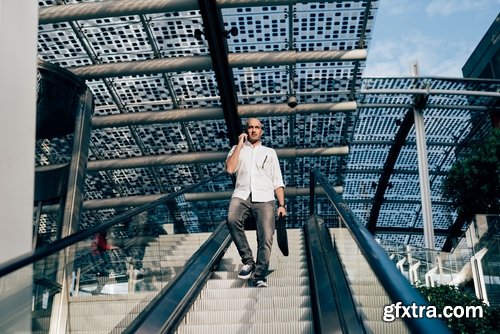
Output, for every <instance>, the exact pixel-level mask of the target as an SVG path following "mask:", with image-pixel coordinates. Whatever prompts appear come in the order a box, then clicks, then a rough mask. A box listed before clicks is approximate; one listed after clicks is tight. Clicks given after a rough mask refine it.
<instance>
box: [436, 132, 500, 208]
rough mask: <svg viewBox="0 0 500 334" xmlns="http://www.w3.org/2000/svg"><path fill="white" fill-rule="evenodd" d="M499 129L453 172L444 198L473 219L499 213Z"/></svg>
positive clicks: (459, 162)
mask: <svg viewBox="0 0 500 334" xmlns="http://www.w3.org/2000/svg"><path fill="white" fill-rule="evenodd" d="M499 162H500V129H493V131H492V133H491V134H490V135H489V136H488V137H487V138H486V140H484V141H483V142H482V144H481V145H480V146H478V147H476V148H474V149H473V150H471V151H470V153H469V154H467V155H465V156H464V157H463V158H462V159H460V160H457V161H456V162H455V164H454V165H453V166H452V168H451V169H450V171H449V173H448V175H447V177H446V179H445V181H444V183H443V194H444V196H445V197H446V198H448V199H449V200H451V202H452V206H453V208H454V209H455V210H457V213H459V214H464V215H466V216H469V217H472V216H473V215H475V214H478V213H483V214H486V213H500V203H499V197H500V196H499V194H500V163H499Z"/></svg>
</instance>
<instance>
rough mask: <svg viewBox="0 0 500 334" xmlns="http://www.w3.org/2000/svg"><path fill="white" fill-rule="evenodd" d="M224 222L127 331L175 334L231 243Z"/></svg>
mask: <svg viewBox="0 0 500 334" xmlns="http://www.w3.org/2000/svg"><path fill="white" fill-rule="evenodd" d="M231 240H232V239H231V236H230V234H229V230H228V229H227V227H226V221H225V220H224V221H222V222H221V223H220V224H219V225H218V226H217V228H216V230H215V231H214V232H213V233H212V234H211V235H210V237H209V238H208V239H207V240H206V241H205V242H204V243H203V245H201V246H200V248H199V249H198V250H197V251H196V252H195V253H194V254H193V256H192V257H191V258H190V259H189V261H188V262H187V263H186V265H185V266H184V268H183V269H182V271H181V272H180V273H179V274H177V275H176V276H175V278H174V280H172V281H171V282H170V283H169V284H168V285H167V286H166V287H165V288H164V290H163V291H162V292H161V293H159V294H158V295H157V297H156V298H155V299H154V300H153V301H152V302H151V303H149V305H148V306H147V307H146V309H144V310H143V311H142V312H141V314H140V315H139V316H138V317H137V318H136V319H134V321H133V322H132V323H131V324H130V325H129V326H128V327H127V328H126V329H125V331H124V332H123V333H124V334H131V333H173V332H174V331H175V330H176V329H177V327H178V325H179V324H180V322H181V321H182V319H183V318H184V316H185V314H186V312H187V311H189V308H190V306H191V304H192V303H193V302H194V301H195V299H196V298H197V297H198V294H199V292H200V291H201V290H202V288H203V287H204V286H205V283H206V281H207V280H208V279H209V278H210V274H211V273H212V270H213V268H215V266H216V265H217V264H218V263H219V262H220V260H221V259H222V257H223V255H224V253H225V251H226V250H227V248H228V247H229V245H230V243H231Z"/></svg>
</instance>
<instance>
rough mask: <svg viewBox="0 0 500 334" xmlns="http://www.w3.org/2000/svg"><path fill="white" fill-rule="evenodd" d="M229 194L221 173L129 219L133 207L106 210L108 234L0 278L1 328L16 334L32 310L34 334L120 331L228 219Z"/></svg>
mask: <svg viewBox="0 0 500 334" xmlns="http://www.w3.org/2000/svg"><path fill="white" fill-rule="evenodd" d="M179 190H180V189H179ZM231 190H232V182H231V180H230V178H229V177H228V176H227V175H225V174H219V176H218V177H216V178H215V179H213V180H211V181H209V182H206V183H204V184H202V185H200V186H198V187H192V188H191V189H190V190H189V191H187V192H186V193H183V194H178V195H177V196H171V197H169V198H168V201H166V202H158V203H157V204H155V205H154V206H151V207H148V208H147V210H144V211H141V212H137V213H136V214H134V215H132V216H130V215H128V213H129V212H132V211H133V210H132V209H134V208H132V207H131V208H122V209H120V210H110V211H114V216H113V217H110V219H111V220H112V219H117V221H116V223H115V224H113V225H112V226H109V228H107V229H102V230H99V231H96V233H93V234H92V235H88V236H86V237H85V238H83V239H82V240H80V241H78V242H76V243H72V244H71V245H68V246H67V247H64V248H63V249H62V250H60V251H57V252H55V253H53V254H51V255H49V256H46V257H44V258H41V259H38V260H36V261H34V262H31V263H29V264H27V265H26V266H24V267H21V268H18V269H17V270H15V271H13V272H11V273H9V274H6V275H4V276H2V277H0V305H1V309H2V310H3V312H0V328H3V329H5V330H6V331H7V332H8V331H9V330H14V329H15V328H16V326H18V323H17V321H22V319H17V320H16V314H18V313H19V310H29V312H31V314H32V321H31V322H32V323H31V328H32V331H33V332H37V333H48V332H49V331H50V330H51V328H65V329H66V330H65V331H64V332H67V333H71V332H77V331H89V330H90V331H92V332H94V333H100V332H106V333H108V332H110V331H112V330H115V331H118V332H121V331H122V330H124V329H125V328H126V327H127V326H128V325H129V324H130V322H131V321H132V320H133V319H134V318H135V317H136V316H137V315H138V314H139V313H140V312H141V311H142V310H143V309H144V308H145V307H146V306H147V305H148V303H150V302H151V301H152V300H153V299H154V298H155V297H156V296H157V295H158V294H159V293H160V292H161V291H162V289H164V288H165V287H166V286H167V285H168V284H169V282H171V281H172V280H173V279H174V278H175V277H176V275H177V274H178V273H179V272H180V271H181V270H182V268H183V267H184V265H185V264H186V262H187V261H188V260H189V258H190V257H191V256H192V255H193V254H194V253H195V252H196V250H197V249H198V248H199V247H200V245H202V244H203V242H205V240H206V239H207V238H208V237H209V235H210V232H212V231H213V230H214V229H215V228H216V227H217V226H218V225H219V223H220V222H221V221H223V220H224V219H225V217H226V216H227V207H228V205H229V199H230V192H231ZM139 208H140V207H135V209H139ZM108 210H109V209H108ZM131 210H132V211H131ZM139 211H140V209H139ZM121 216H123V217H124V218H123V219H120V217H121ZM104 223H106V222H104ZM89 230H90V229H89ZM79 233H82V231H80V232H79ZM56 244H57V242H55V243H53V244H51V245H48V246H47V247H51V246H54V245H56ZM31 272H32V277H33V279H31V278H29V279H23V278H24V277H31V275H30V273H31ZM11 306H15V307H11Z"/></svg>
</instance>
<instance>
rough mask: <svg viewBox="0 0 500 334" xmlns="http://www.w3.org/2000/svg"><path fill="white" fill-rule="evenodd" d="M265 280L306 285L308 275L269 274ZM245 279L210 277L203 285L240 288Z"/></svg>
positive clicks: (271, 282)
mask: <svg viewBox="0 0 500 334" xmlns="http://www.w3.org/2000/svg"><path fill="white" fill-rule="evenodd" d="M267 282H268V284H269V285H270V286H282V287H285V286H308V285H309V277H304V276H302V277H300V276H298V277H297V276H295V277H290V276H287V277H275V276H272V275H269V276H268V277H267ZM246 285H247V284H246V280H242V279H224V280H223V279H212V280H209V281H208V282H207V284H206V285H205V288H206V289H230V288H241V287H244V286H246Z"/></svg>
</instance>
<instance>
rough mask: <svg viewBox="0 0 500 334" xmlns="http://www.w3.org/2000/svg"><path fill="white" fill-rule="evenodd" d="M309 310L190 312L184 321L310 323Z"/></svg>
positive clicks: (191, 322) (197, 322) (195, 322)
mask: <svg viewBox="0 0 500 334" xmlns="http://www.w3.org/2000/svg"><path fill="white" fill-rule="evenodd" d="M311 313H312V312H311V309H310V308H294V309H264V310H251V311H249V310H226V311H224V312H220V311H201V312H200V311H199V312H190V313H188V314H187V316H186V317H185V319H184V321H185V322H186V323H189V324H190V325H197V324H207V325H209V324H238V323H239V324H252V323H270V322H280V323H281V322H294V321H312V314H311Z"/></svg>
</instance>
